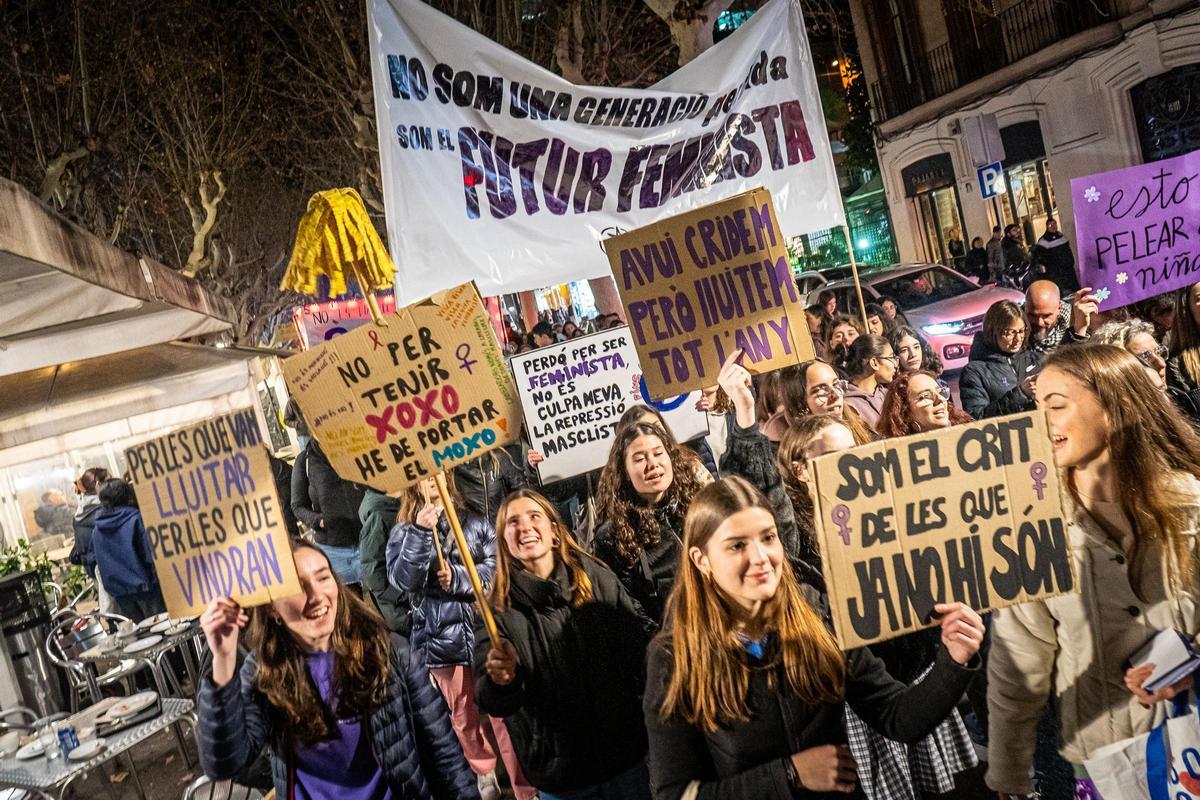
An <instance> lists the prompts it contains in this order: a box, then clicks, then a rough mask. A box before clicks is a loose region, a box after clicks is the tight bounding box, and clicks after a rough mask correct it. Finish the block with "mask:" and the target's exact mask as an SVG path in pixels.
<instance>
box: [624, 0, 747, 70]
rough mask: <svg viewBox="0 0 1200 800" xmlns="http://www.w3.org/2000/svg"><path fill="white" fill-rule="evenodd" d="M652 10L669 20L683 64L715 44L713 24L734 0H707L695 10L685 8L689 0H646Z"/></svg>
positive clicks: (680, 62)
mask: <svg viewBox="0 0 1200 800" xmlns="http://www.w3.org/2000/svg"><path fill="white" fill-rule="evenodd" d="M645 3H646V5H648V6H649V7H650V10H651V11H653V12H654V13H655V14H657V15H658V16H659V18H660V19H662V21H663V22H665V23H667V27H668V28H669V29H670V31H671V41H673V42H674V43H675V44H676V46H677V47H679V66H681V67H682V66H683V65H684V64H686V63H688V62H689V61H691V60H692V59H694V58H695V57H696V56H698V55H700V54H701V53H703V52H704V51H705V50H707V49H708V48H710V47H712V45H713V26H714V25H715V24H716V22H717V17H719V16H721V14H722V13H723V12H724V11H726V10H727V9H728V8H729V7H730V6H731V5H733V0H708V2H706V3H705V4H704V5H702V6H701V7H700V8H699V9H697V10H696V11H689V10H688V9H687V8H686V0H645Z"/></svg>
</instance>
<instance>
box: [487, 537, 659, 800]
mask: <svg viewBox="0 0 1200 800" xmlns="http://www.w3.org/2000/svg"><path fill="white" fill-rule="evenodd" d="M584 571H585V572H586V573H587V576H588V578H590V579H591V582H592V601H591V602H588V603H584V604H583V605H582V606H580V607H578V608H573V607H572V606H571V603H570V598H571V595H570V576H569V574H568V570H567V568H566V567H564V566H562V565H561V564H560V565H559V567H558V569H557V570H556V572H555V574H554V576H553V579H552V580H548V581H543V580H540V579H539V578H537V577H535V576H533V575H531V574H529V573H528V572H526V571H525V570H523V569H520V568H519V567H516V568H514V569H513V570H512V573H511V578H512V585H511V588H510V591H509V608H508V609H507V610H505V611H498V612H496V625H497V627H498V628H499V630H500V635H501V636H503V637H504V638H506V639H508V640H509V641H510V642H512V643H513V646H514V647H515V648H516V651H517V660H518V662H519V664H518V667H517V674H516V678H515V679H514V680H513V682H512V683H510V684H509V685H508V686H499V685H497V684H495V683H493V682H492V680H491V678H489V677H488V674H487V669H486V667H485V665H486V663H487V652H488V649H489V648H490V647H491V641H490V639H489V638H488V634H487V630H486V628H484V627H483V626H482V625H480V626H479V627H478V628H477V629H476V631H475V637H476V642H477V644H476V647H475V694H476V698H477V699H478V701H479V708H480V709H482V710H483V711H485V712H487V713H488V714H491V715H492V716H496V717H504V724H505V725H506V726H507V727H508V733H509V736H510V737H511V738H512V742H513V748H514V749H515V750H516V753H517V758H518V759H520V762H521V769H522V770H524V772H525V777H527V778H528V779H529V782H530V783H532V784H533V785H534V786H536V787H537V788H539V789H542V790H543V791H547V792H552V793H554V794H561V793H565V792H570V791H575V790H579V789H583V788H585V787H588V786H593V785H595V784H597V783H601V782H602V781H605V780H608V779H610V778H612V777H614V776H616V775H619V774H620V773H622V772H624V771H626V770H628V769H630V768H632V767H633V766H635V765H636V764H638V762H640V761H641V760H642V759H643V758H645V756H646V730H645V728H644V727H643V724H642V712H641V695H642V690H643V688H644V686H645V664H646V645H647V643H648V642H649V640H650V636H651V635H652V633H651V632H652V630H653V627H654V625H653V623H652V622H651V621H650V620H649V619H647V618H646V616H645V614H643V613H642V610H641V608H640V607H639V606H638V604H637V603H636V602H634V600H633V599H632V598H630V596H629V595H628V594H627V593H626V592H625V589H624V587H622V586H621V584H620V582H619V581H618V580H617V579H616V576H615V575H613V574H612V572H610V571H609V570H607V569H605V568H604V567H603V566H602V565H600V564H597V563H595V562H594V561H592V560H591V559H590V558H587V557H586V556H585V557H584Z"/></svg>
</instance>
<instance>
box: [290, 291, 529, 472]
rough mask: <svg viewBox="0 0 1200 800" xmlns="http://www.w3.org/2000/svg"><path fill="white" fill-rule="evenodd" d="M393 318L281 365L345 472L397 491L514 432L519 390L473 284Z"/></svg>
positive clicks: (311, 426) (311, 425)
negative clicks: (384, 325) (385, 323)
mask: <svg viewBox="0 0 1200 800" xmlns="http://www.w3.org/2000/svg"><path fill="white" fill-rule="evenodd" d="M386 319H387V323H388V324H387V327H382V326H379V325H367V326H364V327H361V328H358V329H357V330H354V331H351V332H349V333H346V334H343V335H341V336H338V337H337V338H335V339H331V340H329V341H327V342H325V344H323V345H321V346H320V347H316V348H314V349H312V350H307V351H305V352H303V353H297V354H296V355H294V356H291V357H290V358H288V359H287V360H286V361H284V362H283V373H284V377H285V379H286V380H287V384H288V388H289V389H290V390H291V393H292V396H293V397H294V398H296V402H297V403H298V404H299V405H300V410H301V411H302V412H303V414H304V419H305V420H306V421H307V422H308V430H309V433H310V434H311V435H312V436H314V437H316V439H317V441H318V442H319V443H320V445H321V448H322V449H323V450H324V452H325V455H326V456H328V458H329V463H330V464H332V465H333V468H334V469H335V470H336V471H337V473H338V474H339V475H341V476H342V477H343V478H345V479H346V480H348V481H354V482H355V483H364V484H366V485H368V486H371V487H373V488H375V489H378V490H379V491H381V492H395V491H397V490H399V489H402V488H404V487H405V486H409V485H412V484H414V483H417V482H419V481H420V480H422V479H423V478H426V477H428V476H431V475H433V474H434V473H436V472H438V471H440V470H446V469H450V468H452V467H454V466H456V465H458V464H460V463H462V462H464V461H470V460H472V459H475V458H478V457H479V456H481V455H483V454H484V453H486V452H487V451H488V450H491V449H493V448H496V447H500V446H501V445H504V444H507V443H508V442H511V441H512V440H513V439H515V438H516V436H517V434H518V433H519V432H520V429H521V411H520V406H519V403H518V401H517V391H516V388H515V387H514V386H513V383H512V376H511V375H509V373H508V368H507V367H506V365H505V363H504V356H503V354H502V353H501V352H500V346H499V344H497V342H496V334H495V332H494V331H493V330H492V323H491V320H490V319H489V318H488V315H487V312H486V311H485V310H484V308H483V304H482V303H481V301H480V299H479V292H477V291H476V290H475V285H474V284H471V283H465V284H463V285H462V286H458V287H455V288H454V289H448V290H446V291H444V292H438V293H437V294H435V295H433V296H432V297H430V298H429V299H427V300H423V301H421V302H419V303H415V304H413V305H411V306H408V307H406V308H402V309H399V310H398V311H397V312H396V314H395V315H390V316H387V317H386Z"/></svg>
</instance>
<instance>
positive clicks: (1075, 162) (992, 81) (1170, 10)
mask: <svg viewBox="0 0 1200 800" xmlns="http://www.w3.org/2000/svg"><path fill="white" fill-rule="evenodd" d="M851 9H852V13H853V17H854V26H855V33H856V36H857V38H858V44H859V52H860V55H861V58H862V64H863V69H864V72H865V73H866V76H867V79H868V81H869V85H870V90H871V102H872V106H873V112H874V114H875V121H876V125H877V128H876V135H877V149H878V152H879V164H880V169H881V173H882V177H883V187H884V191H885V193H886V195H887V199H888V206H889V208H890V211H891V217H892V221H893V226H894V235H895V239H896V244H897V247H898V249H899V252H900V258H901V260H902V261H937V262H941V263H945V264H951V265H952V264H954V262H955V260H956V258H960V257H961V253H962V251H963V249H964V248H965V247H969V245H970V242H971V239H972V238H974V237H976V236H978V237H982V238H983V239H984V240H986V239H987V238H988V236H990V234H991V229H992V226H993V225H997V224H999V225H1007V224H1009V223H1016V224H1018V225H1020V227H1021V229H1022V230H1023V232H1024V237H1025V241H1026V243H1027V244H1028V243H1031V242H1033V241H1035V240H1036V239H1037V237H1039V236H1040V235H1041V234H1042V232H1043V230H1044V228H1045V223H1046V218H1047V216H1054V217H1056V218H1058V219H1059V222H1060V224H1061V225H1062V228H1063V231H1064V232H1065V233H1066V234H1067V236H1068V237H1070V238H1072V239H1073V238H1074V237H1073V232H1074V220H1073V217H1072V209H1071V198H1070V192H1069V191H1068V189H1069V186H1070V180H1071V179H1072V178H1076V177H1080V176H1083V175H1089V174H1092V173H1096V172H1102V171H1105V170H1110V169H1117V168H1120V167H1127V166H1130V165H1133V164H1139V163H1146V162H1150V161H1155V160H1159V159H1163V158H1169V157H1171V156H1175V155H1180V154H1182V153H1186V152H1190V151H1192V150H1196V149H1200V1H1198V0H1149V1H1147V0H851ZM989 134H990V135H989ZM997 143H998V144H1000V145H1002V148H1001V147H997V146H996V145H997ZM989 144H990V146H989ZM1001 149H1002V157H1001ZM990 161H999V162H1000V163H1001V170H1002V173H1003V177H1004V179H1005V180H1004V181H1003V185H1005V186H1006V188H1007V191H1005V192H1003V193H1001V194H999V195H996V196H995V197H992V198H988V199H985V197H984V193H983V192H982V191H981V187H980V176H979V173H978V169H979V167H981V166H983V165H985V164H987V163H989V162H990ZM1056 190H1057V191H1056Z"/></svg>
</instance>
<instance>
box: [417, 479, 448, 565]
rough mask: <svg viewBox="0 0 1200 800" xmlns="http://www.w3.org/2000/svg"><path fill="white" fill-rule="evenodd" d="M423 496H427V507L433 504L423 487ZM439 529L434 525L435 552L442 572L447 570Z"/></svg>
mask: <svg viewBox="0 0 1200 800" xmlns="http://www.w3.org/2000/svg"><path fill="white" fill-rule="evenodd" d="M421 494H423V495H425V505H427V506H428V505H432V503H430V502H429V492H427V491H425V487H421ZM437 529H438V526H437V523H436V522H435V523H434V524H433V551H434V552H435V553H437V560H438V570H439V571H441V570H444V569H446V556H445V554H444V553H442V540H441V538H439V537H438V531H437Z"/></svg>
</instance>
